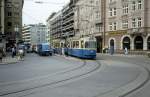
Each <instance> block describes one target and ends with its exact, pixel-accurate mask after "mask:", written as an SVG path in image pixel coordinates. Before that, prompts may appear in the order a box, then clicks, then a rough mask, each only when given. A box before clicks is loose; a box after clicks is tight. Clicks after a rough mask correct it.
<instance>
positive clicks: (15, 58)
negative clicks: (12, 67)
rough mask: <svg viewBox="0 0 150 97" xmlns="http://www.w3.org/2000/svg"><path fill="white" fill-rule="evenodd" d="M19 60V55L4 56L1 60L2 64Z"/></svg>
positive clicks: (0, 63)
mask: <svg viewBox="0 0 150 97" xmlns="http://www.w3.org/2000/svg"><path fill="white" fill-rule="evenodd" d="M17 62H19V60H18V58H17V57H14V58H12V57H11V56H6V57H3V59H2V62H0V65H7V64H15V63H17Z"/></svg>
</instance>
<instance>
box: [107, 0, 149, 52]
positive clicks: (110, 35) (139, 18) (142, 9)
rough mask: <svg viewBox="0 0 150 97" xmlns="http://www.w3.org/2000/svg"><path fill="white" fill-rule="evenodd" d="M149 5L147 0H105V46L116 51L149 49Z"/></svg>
mask: <svg viewBox="0 0 150 97" xmlns="http://www.w3.org/2000/svg"><path fill="white" fill-rule="evenodd" d="M149 5H150V1H149V0H106V25H105V27H106V33H105V37H106V41H105V44H107V45H106V46H107V47H108V48H110V47H113V48H114V50H115V51H116V52H122V51H123V50H124V48H128V50H130V51H131V53H133V52H135V53H139V52H140V51H141V53H143V51H147V50H150V6H149Z"/></svg>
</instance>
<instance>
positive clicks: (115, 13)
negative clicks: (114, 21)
mask: <svg viewBox="0 0 150 97" xmlns="http://www.w3.org/2000/svg"><path fill="white" fill-rule="evenodd" d="M115 15H117V9H116V8H114V16H115Z"/></svg>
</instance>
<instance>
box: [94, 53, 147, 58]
mask: <svg viewBox="0 0 150 97" xmlns="http://www.w3.org/2000/svg"><path fill="white" fill-rule="evenodd" d="M97 55H106V56H116V57H148V56H146V55H135V54H134V55H131V54H127V55H125V54H113V55H111V54H109V53H97Z"/></svg>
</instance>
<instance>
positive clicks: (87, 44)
mask: <svg viewBox="0 0 150 97" xmlns="http://www.w3.org/2000/svg"><path fill="white" fill-rule="evenodd" d="M85 48H96V42H95V41H87V42H85Z"/></svg>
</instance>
